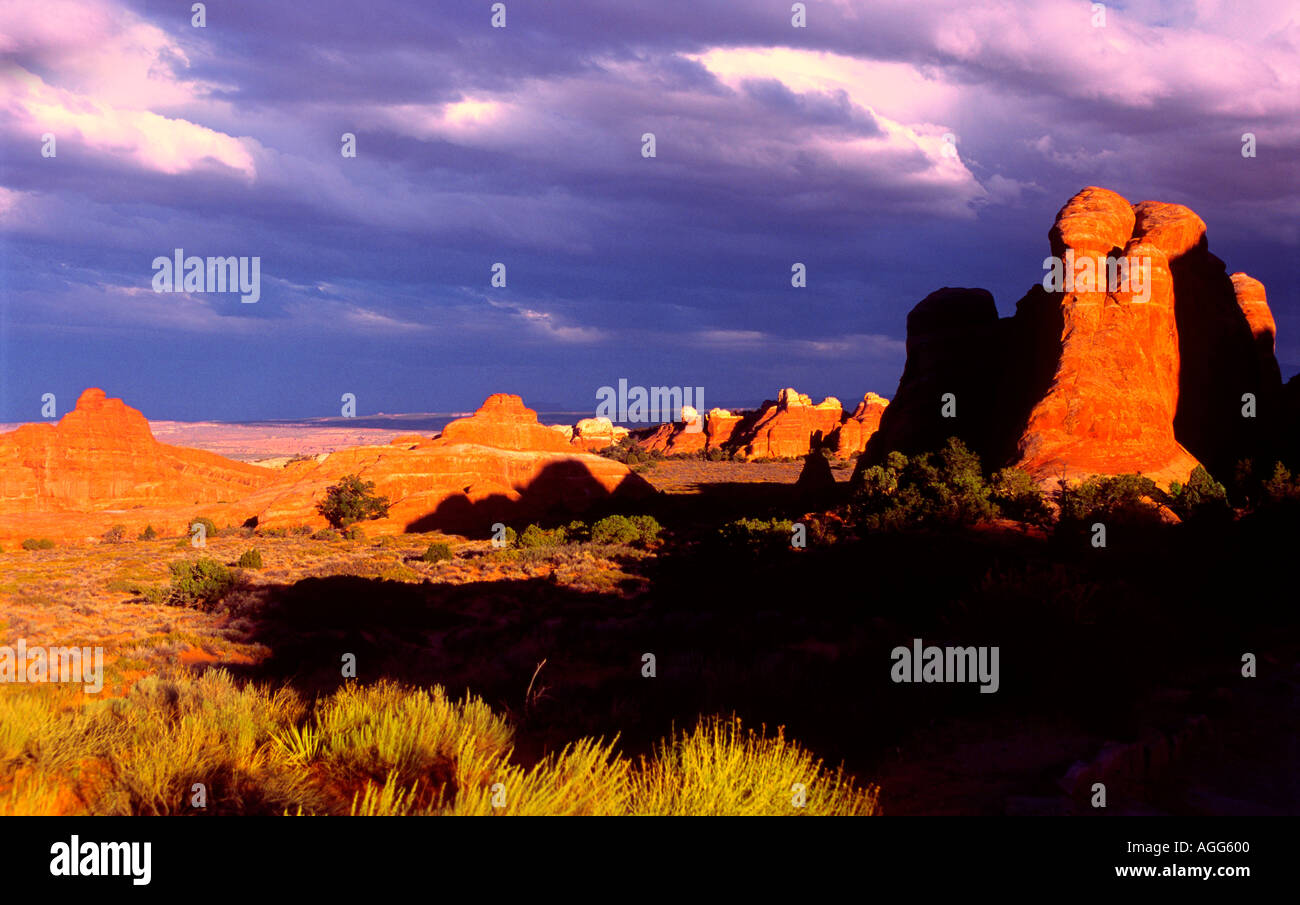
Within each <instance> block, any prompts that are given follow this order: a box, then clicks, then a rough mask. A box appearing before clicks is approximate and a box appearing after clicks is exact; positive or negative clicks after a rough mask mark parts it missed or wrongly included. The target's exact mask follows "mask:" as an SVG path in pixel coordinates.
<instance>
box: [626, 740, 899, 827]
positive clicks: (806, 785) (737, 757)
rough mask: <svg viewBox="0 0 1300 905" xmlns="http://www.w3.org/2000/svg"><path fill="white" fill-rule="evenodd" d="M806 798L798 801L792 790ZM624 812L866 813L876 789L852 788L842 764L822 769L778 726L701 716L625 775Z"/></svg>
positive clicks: (872, 809) (872, 806) (869, 812)
mask: <svg viewBox="0 0 1300 905" xmlns="http://www.w3.org/2000/svg"><path fill="white" fill-rule="evenodd" d="M796 787H802V788H803V790H804V795H805V796H806V798H805V799H804V801H803V802H802V806H797V805H796V802H795V800H794V792H793V790H794V789H795V788H796ZM630 793H631V794H630V795H629V810H630V811H631V813H633V814H640V815H652V814H653V815H657V816H664V815H667V816H671V815H686V814H692V815H701V816H705V815H724V814H725V815H731V816H736V815H751V816H760V815H766V816H778V815H783V814H785V815H789V814H807V815H830V814H837V815H842V816H848V815H852V816H864V817H865V816H870V815H872V814H874V813H875V812H876V802H877V798H878V796H879V789H878V788H877V787H876V786H867V787H865V788H861V789H860V788H857V787H856V786H855V784H854V782H853V780H852V779H851V778H849V777H846V776H845V775H844V773H843V771H842V770H840V771H836V772H834V773H832V772H830V771H829V770H827V769H825V768H824V767H823V766H822V762H821V761H820V760H818V759H816V758H814V757H813V756H812V755H811V754H809V753H808V752H807V751H805V750H803V749H802V748H800V747H799V746H798V745H797V744H795V743H794V742H791V741H787V740H786V738H785V734H784V732H782V731H781V730H777V734H776V736H775V737H767V736H765V735H760V734H758V733H755V732H754V731H753V730H752V729H751V730H745V729H744V728H743V727H742V726H741V724H740V721H739V720H737V719H734V718H733V719H730V720H722V719H710V720H701V721H700V723H699V724H698V725H697V726H696V727H695V730H694V732H691V733H689V734H688V733H685V732H683V733H682V734H681V735H680V736H678V737H674V738H673V739H671V740H670V741H668V742H665V743H664V744H663V745H662V746H661V747H660V748H659V750H657V751H656V752H655V757H654V759H653V760H652V761H651V762H649V763H646V762H645V761H643V762H642V765H641V769H640V770H639V771H636V772H635V773H633V774H632V776H631V789H630Z"/></svg>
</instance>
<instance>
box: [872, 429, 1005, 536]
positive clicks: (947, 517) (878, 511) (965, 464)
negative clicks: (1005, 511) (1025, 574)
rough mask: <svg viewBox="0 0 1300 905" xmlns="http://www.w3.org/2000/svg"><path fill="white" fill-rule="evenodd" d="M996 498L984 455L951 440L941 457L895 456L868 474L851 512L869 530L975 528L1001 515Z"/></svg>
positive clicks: (927, 454) (898, 454) (925, 454)
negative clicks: (986, 474) (983, 462)
mask: <svg viewBox="0 0 1300 905" xmlns="http://www.w3.org/2000/svg"><path fill="white" fill-rule="evenodd" d="M1011 480H1015V479H1011ZM991 496H992V489H991V488H990V487H989V485H988V483H987V482H986V481H985V480H984V473H983V471H982V469H981V467H980V459H979V456H977V455H975V453H973V452H971V451H970V450H969V449H967V448H966V445H965V444H964V443H962V442H961V441H960V440H958V439H957V438H956V437H952V438H950V439H949V440H948V442H947V444H946V445H945V446H944V447H943V449H941V450H939V451H938V452H936V453H921V454H919V455H915V456H911V457H908V456H905V455H903V454H902V453H900V452H891V453H890V454H889V455H888V456H886V457H885V462H884V464H882V465H873V466H872V467H871V468H868V469H866V470H865V471H863V472H862V474H861V476H860V477H859V478H858V480H857V483H856V486H855V487H854V495H853V502H852V511H853V515H854V517H855V519H856V520H857V521H858V522H859V524H861V525H862V526H863V527H865V528H867V529H869V530H887V529H900V528H906V527H912V526H939V525H972V524H976V523H978V522H983V521H988V520H989V519H992V518H995V517H996V516H997V514H998V509H997V506H996V505H995V504H994V502H993V500H992V499H991Z"/></svg>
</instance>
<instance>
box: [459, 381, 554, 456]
mask: <svg viewBox="0 0 1300 905" xmlns="http://www.w3.org/2000/svg"><path fill="white" fill-rule="evenodd" d="M439 436H440V438H441V439H442V440H443V441H445V442H447V443H475V444H478V445H480V446H491V447H494V448H496V449H520V450H549V451H551V452H568V451H570V450H571V449H572V444H571V443H570V441H569V440H566V439H565V438H564V436H563V435H561V434H559V433H558V432H556V431H554V430H552V429H551V428H549V427H546V426H545V425H543V424H540V423H538V421H537V412H535V411H533V410H532V409H530V408H528V407H526V406H525V405H524V401H523V399H521V398H520V397H518V396H513V395H511V394H509V393H494V394H493V395H491V396H489V397H488V398H487V399H486V400H485V401H484V402H483V404H482V405H481V406H479V409H478V411H476V412H475V413H474V414H473V415H471V416H470V417H468V418H457V419H456V420H455V421H452V422H451V423H449V424H448V425H447V426H446V427H444V428H443V429H442V433H441V434H440V435H439Z"/></svg>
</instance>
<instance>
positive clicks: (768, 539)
mask: <svg viewBox="0 0 1300 905" xmlns="http://www.w3.org/2000/svg"><path fill="white" fill-rule="evenodd" d="M793 532H794V522H793V521H791V520H790V519H777V518H770V519H759V518H742V519H736V520H735V521H732V522H727V523H726V524H725V525H723V526H722V527H721V528H719V529H718V539H719V540H721V541H722V543H723V544H724V545H726V546H727V547H728V548H730V549H733V550H740V551H745V552H749V553H765V552H766V553H773V552H777V551H780V550H788V549H791V546H790V540H791V538H792V537H793V536H794V534H793Z"/></svg>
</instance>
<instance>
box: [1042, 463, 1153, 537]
mask: <svg viewBox="0 0 1300 905" xmlns="http://www.w3.org/2000/svg"><path fill="white" fill-rule="evenodd" d="M1055 496H1056V502H1057V505H1058V506H1059V507H1060V514H1059V517H1058V526H1057V527H1058V529H1069V528H1071V527H1073V526H1078V525H1083V524H1091V523H1092V522H1103V523H1108V524H1152V523H1156V522H1158V521H1159V520H1160V518H1159V506H1160V504H1161V503H1163V502H1165V500H1166V499H1167V497H1166V495H1165V493H1164V492H1163V491H1162V490H1161V489H1160V487H1159V486H1158V485H1157V484H1156V482H1155V481H1153V480H1151V479H1150V478H1148V477H1146V476H1145V475H1140V474H1122V475H1098V476H1096V477H1092V478H1089V479H1088V480H1086V481H1083V482H1082V483H1079V484H1076V485H1074V486H1069V485H1067V484H1065V483H1064V482H1062V484H1061V486H1060V488H1059V489H1058V490H1057V491H1056V494H1055Z"/></svg>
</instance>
